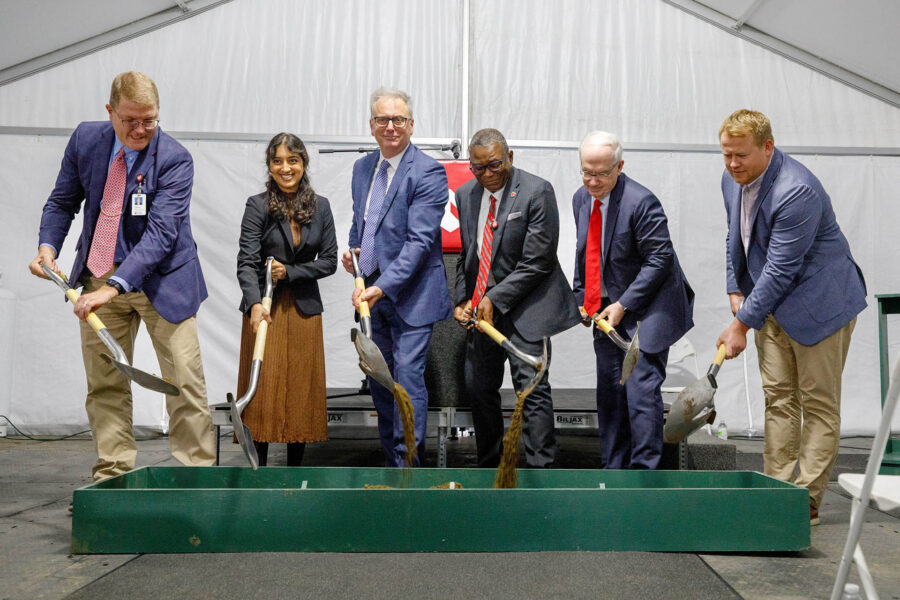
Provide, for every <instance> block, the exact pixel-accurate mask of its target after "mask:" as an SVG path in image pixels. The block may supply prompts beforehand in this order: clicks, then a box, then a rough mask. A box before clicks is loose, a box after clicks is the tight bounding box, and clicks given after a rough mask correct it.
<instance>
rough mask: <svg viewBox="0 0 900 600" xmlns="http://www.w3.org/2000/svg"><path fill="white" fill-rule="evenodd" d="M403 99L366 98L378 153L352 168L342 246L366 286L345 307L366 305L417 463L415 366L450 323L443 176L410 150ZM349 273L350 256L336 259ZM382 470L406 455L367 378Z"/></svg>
mask: <svg viewBox="0 0 900 600" xmlns="http://www.w3.org/2000/svg"><path fill="white" fill-rule="evenodd" d="M410 102H411V101H410V97H409V95H408V94H406V93H405V92H402V91H400V90H394V89H389V88H379V89H377V90H375V91H374V92H373V93H372V96H371V102H370V106H371V118H370V119H369V127H370V129H371V132H372V135H373V136H374V137H375V140H376V141H377V142H378V148H379V151H378V152H372V153H371V154H369V155H367V156H365V157H363V158H361V159H359V160H358V161H356V164H354V165H353V180H352V183H351V186H352V190H351V191H352V195H353V223H352V225H351V226H350V248H351V251H352V252H356V253H357V254H358V256H359V267H360V269H361V270H362V272H363V275H364V277H365V283H366V287H365V289H364V290H363V291H362V292H360V291H359V290H354V292H353V304H354V306H356V307H357V308H358V307H359V301H360V300H365V301H367V302H368V303H369V306H370V308H371V312H372V329H373V332H372V338H373V340H374V341H375V343H376V344H377V345H378V347H379V349H380V350H381V353H382V354H383V355H384V358H385V360H386V361H387V363H388V366H389V367H390V368H391V372H392V374H393V376H394V380H395V381H396V382H398V383H399V384H400V385H402V386H403V387H404V388H405V389H406V391H407V392H409V396H410V400H411V401H412V405H413V409H414V411H415V430H416V445H417V455H416V456H417V458H416V460H417V461H421V460H422V459H423V458H424V456H425V426H426V420H427V416H428V392H427V390H426V389H425V358H426V355H427V353H428V344H429V342H430V341H431V333H432V328H433V326H434V323H435V321H439V320H441V319H445V318H447V317H449V316H450V314H451V311H450V308H451V307H450V292H449V290H448V289H447V279H446V275H445V274H444V262H443V255H442V250H441V218H442V217H443V214H444V205H445V204H446V203H447V199H448V191H447V190H448V188H447V174H446V172H445V170H444V168H443V167H442V166H441V165H440V163H438V162H437V161H436V160H434V159H433V158H431V157H429V156H427V155H426V154H425V153H424V152H422V151H421V150H419V149H418V148H416V146H415V145H413V144H411V143H410V141H409V139H410V137H411V136H412V133H413V117H412V107H411V104H410ZM341 262H342V264H343V265H344V268H345V269H346V270H347V271H348V272H350V273H353V264H352V261H351V257H350V251H348V252H345V253H344V255H343V257H342V260H341ZM369 382H370V385H371V389H372V401H373V402H374V404H375V410H376V412H377V413H378V433H379V436H380V437H381V445H382V449H383V450H384V455H385V463H386V464H387V466H391V467H393V466H401V465H403V463H404V460H405V456H406V446H405V444H404V443H403V427H402V423H401V421H400V417H399V414H398V411H397V407H396V406H395V403H394V396H393V394H392V392H391V390H387V389H385V388H384V387H382V386H381V385H379V384H378V383H377V382H376V381H374V380H372V379H371V378H370V379H369Z"/></svg>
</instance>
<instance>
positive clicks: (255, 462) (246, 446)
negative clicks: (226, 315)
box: [227, 256, 275, 471]
mask: <svg viewBox="0 0 900 600" xmlns="http://www.w3.org/2000/svg"><path fill="white" fill-rule="evenodd" d="M273 260H275V259H274V258H273V257H271V256H270V257H268V258H267V259H266V289H265V293H264V294H263V297H262V301H261V303H262V305H263V308H264V309H266V312H267V313H268V312H269V311H271V310H272V294H273V293H274V291H275V286H274V284H273V283H272V261H273ZM268 330H269V323H268V321H266V320H265V319H263V320H262V321H260V322H259V327H257V328H256V340H255V342H254V344H253V362H251V363H250V384H249V385H248V386H247V391H246V392H244V395H243V396H241V397H240V398H238V400H237V402H235V400H234V396H233V395H232V394H231V392H228V395H227V399H228V404H229V406H230V407H231V425H232V426H233V427H234V436H235V437H236V438H237V441H238V443H239V444H240V445H241V450H243V451H244V456H246V457H247V460H248V461H250V466H251V467H253V470H254V471H255V470H256V469H258V468H259V456H257V454H256V446H254V445H253V434H251V433H250V428H249V427H247V426H246V425H244V422H243V421H242V420H241V413H242V412H244V409H245V408H247V405H248V404H250V401H251V400H253V396H255V395H256V388H257V386H259V372H260V370H262V363H263V354H265V350H266V332H267V331H268Z"/></svg>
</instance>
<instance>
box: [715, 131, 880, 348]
mask: <svg viewBox="0 0 900 600" xmlns="http://www.w3.org/2000/svg"><path fill="white" fill-rule="evenodd" d="M722 196H723V197H724V199H725V210H726V212H727V214H728V236H727V238H726V244H725V247H726V254H727V259H728V260H727V285H728V293H741V294H743V295H744V305H743V306H742V307H741V309H740V310H739V311H738V313H737V318H738V319H740V321H741V322H743V323H745V324H746V325H749V326H750V327H753V328H754V329H759V328H760V327H762V326H763V324H764V323H765V320H766V317H767V316H768V314H769V313H772V314H774V316H775V320H777V321H778V324H779V325H780V326H781V327H782V329H784V330H785V332H787V334H788V335H789V336H791V338H793V339H794V340H796V341H797V342H799V343H801V344H803V345H805V346H811V345H813V344H816V343H818V342H820V341H822V340H823V339H825V338H826V337H828V336H829V335H831V334H832V333H834V332H836V331H837V330H838V329H840V328H841V327H843V326H844V325H846V324H847V323H849V322H850V321H851V320H852V319H853V317H855V316H856V315H857V314H859V313H860V312H861V311H862V310H863V309H864V308H865V307H866V283H865V280H864V279H863V275H862V271H860V269H859V267H858V266H857V265H856V263H855V262H854V261H853V256H851V254H850V245H849V244H848V243H847V239H846V238H845V237H844V234H843V233H842V232H841V228H840V227H839V226H838V224H837V221H836V220H835V216H834V210H833V209H832V208H831V198H829V197H828V194H826V193H825V190H824V188H823V187H822V184H821V183H819V180H818V179H817V178H816V176H815V175H813V174H812V173H811V172H810V171H809V169H807V168H806V167H804V166H803V165H801V164H800V163H799V162H797V161H796V160H794V159H793V158H791V157H790V156H788V155H787V154H784V153H783V152H781V151H780V150H778V149H777V148H776V149H775V152H774V153H773V154H772V158H771V160H770V163H769V168H768V169H767V170H766V172H765V174H764V175H763V180H762V186H761V187H760V190H759V197H758V198H757V201H756V207H755V209H754V215H753V223H752V229H751V230H750V243H749V249H748V251H747V252H744V246H743V242H742V241H741V186H740V185H739V184H738V183H735V181H734V179H733V178H732V177H731V175H730V174H729V173H728V171H725V172H724V173H723V174H722Z"/></svg>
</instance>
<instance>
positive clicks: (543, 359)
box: [469, 319, 550, 397]
mask: <svg viewBox="0 0 900 600" xmlns="http://www.w3.org/2000/svg"><path fill="white" fill-rule="evenodd" d="M469 323H472V324H475V319H472V320H470V321H469ZM478 326H479V327H481V330H482V331H484V333H486V334H487V336H488V337H489V338H491V339H492V340H494V341H495V342H497V343H498V344H499V345H500V347H501V348H503V349H504V350H506V351H507V352H508V353H510V354H512V355H513V356H515V357H516V358H518V359H519V360H521V361H523V362H525V363H527V364H529V365H530V366H532V367H534V370H535V373H534V377H532V378H531V381H529V382H528V385H527V386H526V387H525V389H524V390H522V391H521V392H519V393H520V394H521V395H522V397H525V396H527V395H528V394H530V393H531V392H532V391H534V388H535V387H536V386H537V384H538V383H540V382H541V378H542V377H543V376H544V373H546V372H547V367H548V366H549V365H550V359H549V356H548V354H549V353H548V350H549V342H550V340H549V338H544V347H543V351H542V352H541V355H540V356H532V355H531V354H525V353H524V352H522V351H521V350H519V349H518V348H517V347H516V346H515V345H514V344H513V343H512V342H510V341H509V340H508V339H506V336H505V335H503V334H502V333H500V332H499V331H497V330H496V329H495V328H494V326H493V325H491V324H490V323H488V322H487V321H478Z"/></svg>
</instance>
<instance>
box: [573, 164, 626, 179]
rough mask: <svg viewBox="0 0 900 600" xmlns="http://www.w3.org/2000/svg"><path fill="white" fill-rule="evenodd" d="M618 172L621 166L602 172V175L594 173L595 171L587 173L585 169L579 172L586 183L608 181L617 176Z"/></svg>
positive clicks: (614, 166)
mask: <svg viewBox="0 0 900 600" xmlns="http://www.w3.org/2000/svg"><path fill="white" fill-rule="evenodd" d="M618 170H619V165H618V164H616V165H613V166H612V167H611V168H609V169H607V170H606V171H602V172H600V173H594V172H593V171H585V170H584V169H582V170H581V171H579V173H581V177H582V179H584V180H585V181H586V180H588V179H606V178H608V177H612V176H613V175H616V174H617V171H618Z"/></svg>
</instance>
